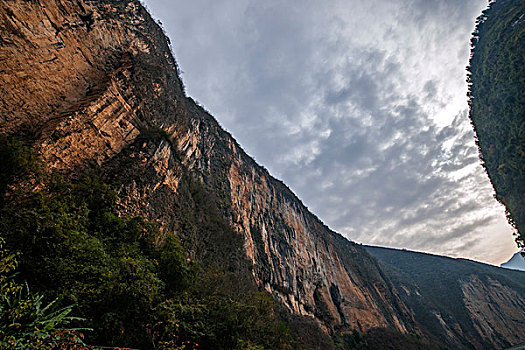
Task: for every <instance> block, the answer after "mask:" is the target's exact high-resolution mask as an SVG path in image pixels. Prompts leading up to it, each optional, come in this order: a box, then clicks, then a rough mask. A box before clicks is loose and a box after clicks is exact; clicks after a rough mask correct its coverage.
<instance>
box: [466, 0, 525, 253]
mask: <svg viewBox="0 0 525 350" xmlns="http://www.w3.org/2000/svg"><path fill="white" fill-rule="evenodd" d="M471 44H472V56H471V59H470V66H469V67H467V71H469V75H468V79H467V81H468V83H469V85H470V87H469V93H468V94H469V97H470V100H469V105H470V119H471V122H472V125H473V126H474V129H475V132H476V135H477V139H478V140H477V144H478V147H479V150H480V156H481V159H482V161H483V164H484V166H485V169H486V171H487V173H488V175H489V177H490V180H491V182H492V185H493V186H494V189H495V191H496V198H497V200H498V201H500V202H501V203H503V204H504V205H505V207H506V210H507V218H508V220H509V222H510V223H511V224H512V225H513V226H514V227H516V229H517V231H518V232H517V238H516V242H517V243H518V246H520V247H525V195H524V194H525V94H524V93H523V92H524V91H525V70H524V69H523V67H525V3H524V2H523V1H522V0H502V1H495V2H492V3H491V4H490V7H489V8H488V9H487V10H485V11H483V13H482V14H481V16H479V17H478V19H477V26H476V29H475V31H474V33H473V38H472V40H471Z"/></svg>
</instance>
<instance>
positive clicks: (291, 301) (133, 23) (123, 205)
mask: <svg viewBox="0 0 525 350" xmlns="http://www.w3.org/2000/svg"><path fill="white" fill-rule="evenodd" d="M0 16H1V21H0V32H1V41H0V50H1V51H0V57H1V58H2V61H1V64H2V69H1V70H0V84H2V87H3V89H2V90H1V91H0V96H1V99H0V117H1V118H0V133H1V134H8V135H13V134H16V135H18V136H20V137H22V138H24V139H25V140H27V142H31V143H32V144H33V147H34V148H35V149H36V150H37V151H38V152H39V153H40V154H41V156H42V159H43V160H44V162H45V163H46V164H47V165H48V166H50V167H51V168H54V169H56V170H58V171H61V172H63V173H67V174H73V175H75V174H80V173H82V172H89V171H96V172H98V173H99V174H100V175H101V176H103V177H104V178H105V179H106V180H108V181H109V182H111V183H113V184H114V185H115V186H117V189H118V193H119V203H118V211H119V214H120V215H124V216H126V215H143V216H145V217H147V218H149V219H150V220H155V221H158V222H159V223H160V225H161V227H162V230H163V232H164V233H166V234H167V233H175V234H177V235H179V236H180V237H181V238H183V239H184V237H185V232H184V230H183V229H182V228H181V225H180V217H179V214H180V210H179V208H180V206H181V202H180V200H181V199H180V198H184V197H183V195H182V194H181V191H183V189H184V188H187V187H185V186H183V185H184V183H185V182H187V181H189V180H188V179H189V178H191V179H193V181H195V180H196V181H200V182H202V184H203V185H204V187H205V188H206V189H207V190H208V191H210V192H211V193H213V194H214V196H215V197H217V198H218V200H219V203H220V205H221V207H220V210H221V214H222V215H223V216H224V217H225V218H226V219H227V221H228V222H229V223H230V224H231V225H232V227H233V228H234V229H235V231H236V232H237V233H238V234H239V235H240V236H242V237H243V238H244V242H245V245H244V247H245V252H246V256H247V257H248V259H249V260H250V261H251V262H252V263H253V269H252V274H253V278H254V279H255V281H256V282H257V283H258V285H259V286H260V287H261V288H263V289H265V290H267V291H269V292H270V293H272V294H273V295H274V296H275V297H276V298H277V299H279V300H280V301H281V302H282V303H283V304H284V305H285V306H286V307H287V308H288V309H289V310H290V311H291V312H292V313H295V314H301V315H306V316H311V317H313V318H315V319H316V320H318V321H319V324H320V325H322V327H323V328H324V329H325V330H326V331H332V330H335V329H337V330H341V329H342V330H351V329H358V330H361V331H366V330H368V329H370V328H373V327H389V328H394V329H396V330H398V331H401V332H415V333H419V334H422V335H426V333H425V332H424V331H423V330H422V327H420V325H419V324H418V322H417V321H416V320H415V318H414V310H413V309H412V308H411V307H409V306H408V305H407V304H406V303H405V302H404V301H403V300H402V298H401V296H400V291H399V290H398V289H396V287H395V284H394V283H392V282H391V280H390V279H389V277H387V275H386V274H385V273H384V271H383V270H382V269H381V267H380V266H379V264H378V262H377V261H376V259H374V258H373V257H372V256H370V255H369V254H368V253H367V252H366V251H365V250H364V249H363V248H362V247H361V246H359V245H356V244H354V243H352V242H350V241H348V240H346V239H345V238H343V237H342V236H340V235H339V234H337V233H335V232H333V231H331V230H330V229H329V228H328V227H326V226H325V225H324V224H323V223H322V222H321V221H320V220H319V219H318V218H317V217H316V216H315V215H313V214H312V213H310V212H309V211H308V209H307V208H306V207H305V206H304V205H303V204H302V202H301V201H300V200H299V199H298V198H297V197H296V196H295V195H294V194H293V193H292V192H291V191H290V189H288V188H287V187H286V186H285V185H284V184H283V183H282V182H280V181H278V180H276V179H275V178H273V177H272V176H271V175H270V174H269V173H268V171H266V169H264V168H263V167H261V166H259V165H258V164H256V163H255V161H254V160H253V159H252V158H250V157H249V156H248V155H247V154H246V153H245V152H244V151H243V150H242V148H241V147H240V146H239V145H238V144H237V142H236V141H235V140H234V139H233V138H232V136H231V135H230V134H229V133H227V132H226V131H224V130H223V129H222V128H221V127H220V125H219V124H218V123H217V121H216V120H215V119H214V118H213V117H212V116H211V115H209V114H208V113H207V112H206V111H205V110H204V109H203V108H202V107H201V106H199V105H198V104H197V103H196V102H195V101H193V100H192V99H191V98H188V97H186V96H185V93H184V89H183V86H182V84H181V81H180V78H179V74H178V68H177V65H176V63H175V61H174V59H173V56H172V54H171V50H170V47H169V44H168V41H167V39H166V37H165V35H164V34H163V31H162V29H161V28H160V27H159V26H158V25H157V23H155V21H154V20H152V18H151V17H150V15H149V14H148V13H147V12H146V10H145V9H144V8H143V7H142V6H141V5H140V3H139V2H138V1H134V0H126V1H110V0H105V1H87V0H85V1H66V0H63V1H61V0H45V1H44V0H42V1H39V2H30V1H0ZM178 213H179V214H178ZM210 249H213V247H210ZM191 254H192V252H191V251H190V255H191ZM486 288H487V290H490V288H491V286H486ZM471 290H472V288H471V287H470V285H466V287H465V291H466V292H465V295H469V296H473V295H475V292H473V291H471ZM467 291H468V293H467ZM501 292H502V293H506V291H505V290H502V291H501ZM509 295H510V294H509ZM468 300H470V302H471V303H472V304H473V306H472V308H473V310H474V309H476V306H475V304H476V302H475V298H474V297H471V298H468ZM502 300H503V299H502ZM505 300H506V299H505ZM520 305H521V304H520ZM517 307H518V308H519V307H522V306H519V305H518V306H517ZM476 310H477V309H476ZM480 310H481V309H480ZM485 311H486V310H484V309H483V310H481V311H480V315H481V316H479V317H481V319H483V317H484V315H485V314H486V313H485ZM476 312H477V311H476ZM487 315H488V314H487ZM479 324H480V325H481V326H480V327H484V326H483V323H482V321H480V323H479ZM455 336H461V335H455ZM509 337H510V335H509ZM512 339H514V338H512Z"/></svg>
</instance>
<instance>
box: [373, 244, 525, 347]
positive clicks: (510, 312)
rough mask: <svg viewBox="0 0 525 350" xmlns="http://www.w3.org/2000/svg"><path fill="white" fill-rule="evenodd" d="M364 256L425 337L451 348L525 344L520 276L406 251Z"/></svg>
mask: <svg viewBox="0 0 525 350" xmlns="http://www.w3.org/2000/svg"><path fill="white" fill-rule="evenodd" d="M367 250H368V251H369V252H370V253H371V254H372V255H373V256H374V257H376V258H377V259H378V260H379V261H380V264H381V266H382V267H383V269H384V271H385V273H386V274H387V275H388V276H389V277H390V279H391V280H392V281H394V284H395V285H396V286H397V288H398V290H399V291H400V292H399V295H400V297H401V299H402V300H403V302H404V303H405V305H407V306H408V307H409V308H410V309H411V310H413V311H414V317H415V319H416V321H417V323H418V325H419V327H420V328H421V329H422V330H423V332H424V333H426V334H433V335H435V336H438V337H439V339H440V340H441V341H442V342H444V343H446V344H447V345H448V346H450V347H451V348H462V347H466V348H473V349H505V348H507V347H509V346H511V345H514V344H518V343H521V342H523V341H525V332H524V331H523V330H525V321H524V320H525V272H520V271H511V270H507V269H502V268H497V267H495V266H491V265H486V264H482V263H476V262H473V261H469V260H463V259H452V258H448V257H443V256H436V255H431V254H423V253H416V252H411V251H406V250H396V249H389V248H379V247H367Z"/></svg>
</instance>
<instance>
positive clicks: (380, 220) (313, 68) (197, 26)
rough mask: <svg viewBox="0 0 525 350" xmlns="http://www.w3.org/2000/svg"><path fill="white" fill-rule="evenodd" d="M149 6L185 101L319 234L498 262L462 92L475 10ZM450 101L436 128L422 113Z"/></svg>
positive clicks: (198, 2) (279, 4)
mask: <svg viewBox="0 0 525 350" xmlns="http://www.w3.org/2000/svg"><path fill="white" fill-rule="evenodd" d="M147 3H148V5H149V6H151V7H152V9H153V11H154V13H156V14H157V16H162V17H163V18H161V19H162V21H163V22H164V24H165V26H166V28H167V31H168V34H169V35H170V36H171V38H172V42H173V43H174V49H175V52H176V54H177V57H178V59H179V64H180V65H181V68H182V70H183V71H184V72H185V73H184V75H183V78H184V81H185V83H186V84H187V90H188V93H189V94H190V95H192V96H194V97H196V98H197V99H198V100H199V101H200V102H201V103H203V104H204V105H205V106H206V108H207V109H209V110H210V111H211V112H212V114H214V115H215V116H216V117H217V118H218V119H219V121H220V122H221V124H222V125H225V127H226V128H227V129H228V130H229V131H231V132H232V134H233V135H234V137H235V138H236V139H237V140H238V141H239V142H240V144H241V145H242V146H243V147H244V148H245V149H246V150H247V152H248V153H249V154H251V155H253V156H254V157H255V159H256V160H257V161H258V162H260V163H261V164H262V165H264V166H265V167H267V168H268V169H269V170H270V172H271V173H272V174H273V175H276V176H277V177H279V178H281V179H283V180H284V182H285V183H287V184H288V185H289V186H290V187H291V188H292V190H294V191H295V192H296V193H297V194H298V196H299V197H300V198H301V199H302V200H303V202H304V203H305V204H307V205H308V206H309V207H310V209H311V210H312V211H313V212H314V213H315V214H316V215H318V216H319V217H320V218H321V219H322V220H324V221H325V222H326V223H327V224H328V225H329V226H330V227H332V228H333V229H335V230H338V231H340V232H341V233H343V234H346V235H347V236H348V237H349V238H351V239H355V240H358V241H362V242H365V243H376V244H382V245H385V244H388V245H391V246H396V247H403V248H407V249H419V250H421V249H423V250H427V251H432V252H437V253H439V252H441V253H443V254H444V253H450V254H462V255H463V256H465V257H471V256H479V255H480V254H478V252H479V251H483V252H486V255H487V256H489V258H487V261H495V260H496V258H493V259H491V258H490V249H491V246H490V244H489V243H484V241H483V239H481V238H480V237H481V236H482V235H483V234H486V233H485V231H483V230H484V229H485V227H486V226H487V225H489V224H490V225H496V224H495V223H496V222H502V220H501V218H502V216H503V215H504V214H503V212H502V210H501V208H500V207H498V205H497V204H495V202H494V201H493V199H492V190H491V188H490V184H489V183H488V180H487V178H486V175H485V174H484V173H483V171H482V169H481V167H480V166H479V161H478V160H477V149H476V146H475V145H474V142H473V132H472V130H471V129H470V126H469V124H468V121H467V117H466V112H465V108H466V97H465V96H464V92H461V90H460V89H461V87H462V86H464V65H466V63H467V62H466V61H464V60H466V59H467V58H468V47H467V48H465V46H468V40H469V34H470V32H471V28H472V27H473V25H474V18H475V17H476V15H477V13H478V12H479V11H480V10H481V8H482V7H483V6H484V1H483V0H476V1H472V2H466V1H460V0H453V1H445V0H436V1H425V0H415V1H413V0H410V1H409V0H406V1H401V3H393V2H389V1H386V0H374V1H370V2H357V1H350V2H348V1H339V0H329V1H326V2H318V1H310V0H308V1H304V2H301V4H300V5H299V4H296V3H290V2H286V1H280V0H270V1H265V2H256V1H254V0H237V1H233V2H226V1H204V0H195V1H192V2H186V1H182V0H176V1H172V0H147ZM449 51H450V52H449ZM442 66H443V67H444V68H443V67H442ZM445 68H446V69H445ZM447 69H449V70H447ZM458 93H459V94H462V98H463V99H464V100H463V105H461V106H459V105H458V107H457V108H456V109H454V110H452V111H451V112H450V113H451V114H450V116H448V117H447V118H449V119H450V121H449V122H446V123H445V124H444V125H439V123H436V122H435V115H434V113H436V110H443V109H444V108H446V107H447V106H449V105H450V103H451V101H453V100H454V99H455V98H456V96H457V94H458ZM498 225H499V224H498ZM499 230H500V232H499V233H497V234H499V235H505V234H508V227H503V226H501V227H500V228H499ZM502 237H503V236H502ZM502 239H503V238H502ZM510 241H512V237H510V239H509V242H510ZM466 242H468V243H469V244H466ZM509 244H510V243H509ZM508 247H510V246H509V245H508ZM506 249H509V248H506ZM500 255H501V254H500ZM508 255H510V254H508Z"/></svg>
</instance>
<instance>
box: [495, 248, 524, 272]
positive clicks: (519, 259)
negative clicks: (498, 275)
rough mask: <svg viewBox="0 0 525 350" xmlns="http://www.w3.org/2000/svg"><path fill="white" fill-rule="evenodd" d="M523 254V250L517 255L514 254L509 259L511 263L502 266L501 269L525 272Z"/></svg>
mask: <svg viewBox="0 0 525 350" xmlns="http://www.w3.org/2000/svg"><path fill="white" fill-rule="evenodd" d="M523 252H525V250H522V251H521V252H517V253H516V254H514V255H513V256H512V257H511V258H510V259H509V261H507V262H505V263H503V264H501V267H504V268H506V269H511V270H520V271H525V258H524V257H523V254H522V253H523Z"/></svg>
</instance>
